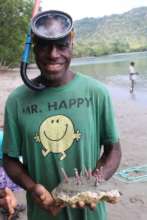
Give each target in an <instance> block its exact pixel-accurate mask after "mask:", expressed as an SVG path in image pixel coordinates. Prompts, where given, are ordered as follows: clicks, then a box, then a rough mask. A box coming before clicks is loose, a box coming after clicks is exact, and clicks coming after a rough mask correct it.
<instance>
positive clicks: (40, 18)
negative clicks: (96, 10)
mask: <svg viewBox="0 0 147 220" xmlns="http://www.w3.org/2000/svg"><path fill="white" fill-rule="evenodd" d="M39 6H40V1H35V6H34V9H33V13H32V19H31V25H30V27H29V32H28V34H27V38H26V43H25V48H24V52H23V55H22V60H21V68H20V74H21V78H22V80H23V82H24V83H25V84H26V85H27V86H28V87H29V88H30V89H32V90H35V91H42V90H44V89H46V88H47V83H46V82H45V80H44V78H43V76H42V74H40V75H39V76H38V77H36V78H34V79H29V77H28V76H27V67H28V63H29V56H30V51H31V45H32V39H33V37H35V38H37V39H38V40H41V41H43V40H45V41H56V40H60V39H61V40H62V39H64V38H66V37H67V36H68V35H69V34H70V33H72V30H73V21H72V18H71V17H70V15H68V14H67V13H65V12H62V11H56V10H50V11H44V12H41V13H37V12H38V11H39Z"/></svg>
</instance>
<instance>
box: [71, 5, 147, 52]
mask: <svg viewBox="0 0 147 220" xmlns="http://www.w3.org/2000/svg"><path fill="white" fill-rule="evenodd" d="M74 27H75V31H76V50H75V55H76V56H90V55H92V56H97V55H101V54H108V53H117V52H129V51H142V50H146V49H147V7H140V8H135V9H132V10H130V11H128V12H126V13H123V14H119V15H118V14H114V15H111V16H104V17H98V18H84V19H81V20H77V21H75V23H74Z"/></svg>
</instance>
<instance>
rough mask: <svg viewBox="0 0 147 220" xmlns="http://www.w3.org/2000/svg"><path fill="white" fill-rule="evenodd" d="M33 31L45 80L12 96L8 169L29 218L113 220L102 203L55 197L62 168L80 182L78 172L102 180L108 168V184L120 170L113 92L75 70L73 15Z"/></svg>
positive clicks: (49, 17)
mask: <svg viewBox="0 0 147 220" xmlns="http://www.w3.org/2000/svg"><path fill="white" fill-rule="evenodd" d="M31 28H32V38H33V45H34V54H35V60H36V63H37V65H38V67H39V69H40V72H41V75H40V77H39V82H37V81H36V79H35V80H32V81H30V84H29V85H31V89H30V87H29V88H27V86H26V85H28V80H29V79H28V78H27V76H26V77H23V80H24V83H25V84H26V85H23V86H20V87H19V88H17V89H16V90H15V91H13V92H12V94H11V95H10V96H9V97H8V100H7V103H6V108H5V126H4V127H5V129H4V141H3V147H4V167H5V169H6V171H7V173H8V175H9V176H10V177H11V178H12V179H13V181H15V182H16V183H17V184H19V185H20V186H21V187H23V188H24V189H25V190H26V191H27V204H28V220H40V219H43V220H55V219H56V220H76V219H81V220H86V219H88V220H106V209H105V204H104V203H103V202H101V203H99V204H97V205H96V204H89V205H88V206H87V204H83V203H82V204H81V203H80V204H79V203H78V204H77V208H75V209H73V208H70V207H64V204H62V205H60V206H57V205H56V203H55V201H54V199H53V197H52V194H51V192H52V190H53V189H54V188H55V187H56V186H57V185H58V184H59V183H60V182H61V181H62V180H63V177H62V174H61V170H62V168H64V170H66V172H67V174H68V175H69V176H73V175H74V169H75V168H76V169H77V170H78V171H79V172H81V171H82V169H83V167H86V168H87V169H92V170H93V172H92V173H93V174H95V170H97V169H100V168H101V167H103V169H102V170H103V177H104V179H105V180H108V179H109V178H110V177H111V176H112V175H113V174H114V173H115V171H116V170H117V168H118V166H119V163H120V158H121V150H120V145H119V136H118V132H117V129H116V125H115V119H114V113H113V108H112V104H111V99H110V96H109V93H108V91H107V89H106V87H105V86H104V85H103V84H102V83H100V82H99V81H96V80H94V79H92V78H90V77H88V76H85V75H83V74H81V73H74V72H73V71H72V70H70V67H69V66H70V62H71V57H72V51H73V36H74V33H73V25H72V19H71V17H70V16H69V15H67V14H66V13H64V12H60V11H47V12H43V13H40V14H38V15H37V16H36V17H35V18H34V19H33V20H32V23H31ZM37 80H38V79H37ZM40 85H41V89H40ZM36 88H39V91H36ZM102 147H103V154H102V155H101V148H102ZM20 155H21V156H22V157H23V164H22V163H20V162H19V156H20ZM91 208H95V209H94V211H91Z"/></svg>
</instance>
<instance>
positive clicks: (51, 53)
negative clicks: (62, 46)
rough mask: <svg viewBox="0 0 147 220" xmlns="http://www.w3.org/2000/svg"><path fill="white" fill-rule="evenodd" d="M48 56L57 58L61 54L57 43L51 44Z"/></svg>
mask: <svg viewBox="0 0 147 220" xmlns="http://www.w3.org/2000/svg"><path fill="white" fill-rule="evenodd" d="M48 56H49V57H51V58H56V57H58V56H59V50H58V48H57V47H56V45H51V46H50V47H49V50H48Z"/></svg>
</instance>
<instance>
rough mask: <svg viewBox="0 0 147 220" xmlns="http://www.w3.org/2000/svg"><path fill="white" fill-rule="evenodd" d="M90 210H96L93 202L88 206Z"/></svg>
mask: <svg viewBox="0 0 147 220" xmlns="http://www.w3.org/2000/svg"><path fill="white" fill-rule="evenodd" d="M90 208H91V209H92V210H95V209H96V203H94V202H93V203H91V204H90Z"/></svg>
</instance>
